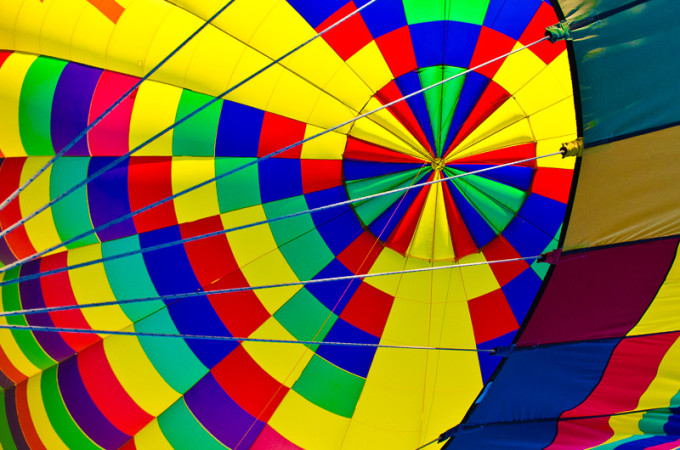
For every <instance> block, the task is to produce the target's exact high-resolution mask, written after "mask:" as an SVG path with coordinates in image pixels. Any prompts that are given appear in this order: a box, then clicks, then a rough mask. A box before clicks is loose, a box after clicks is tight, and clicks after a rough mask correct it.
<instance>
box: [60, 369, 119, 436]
mask: <svg viewBox="0 0 680 450" xmlns="http://www.w3.org/2000/svg"><path fill="white" fill-rule="evenodd" d="M57 379H58V381H59V390H60V392H61V396H62V398H63V399H64V404H65V405H66V408H67V409H68V411H69V412H70V413H71V416H72V417H73V420H74V421H75V422H76V423H77V424H78V426H79V427H80V429H82V430H83V432H85V434H86V435H88V436H89V437H90V439H92V440H93V441H94V442H95V443H96V444H97V445H99V446H101V447H103V448H119V447H120V446H122V445H123V444H125V443H126V442H127V441H128V440H129V439H130V436H128V435H127V434H125V433H123V432H122V431H120V430H118V429H117V428H116V427H114V426H113V425H112V424H111V422H109V421H108V420H107V419H106V417H104V415H103V414H102V413H101V412H100V411H99V408H97V405H95V404H94V402H93V401H92V398H91V397H90V394H89V393H88V392H87V389H86V388H85V385H84V384H83V379H82V378H81V377H80V372H79V370H78V363H77V360H76V357H72V358H69V359H67V360H66V361H64V362H62V363H61V364H59V369H58V372H57Z"/></svg>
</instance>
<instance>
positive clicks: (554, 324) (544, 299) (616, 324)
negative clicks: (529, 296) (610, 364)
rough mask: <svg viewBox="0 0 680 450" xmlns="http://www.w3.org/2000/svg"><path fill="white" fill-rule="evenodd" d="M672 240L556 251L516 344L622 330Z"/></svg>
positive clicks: (662, 272) (671, 249)
mask: <svg viewBox="0 0 680 450" xmlns="http://www.w3.org/2000/svg"><path fill="white" fill-rule="evenodd" d="M678 241H679V239H665V240H658V241H650V242H643V243H637V244H629V245H621V246H616V247H610V248H606V249H599V250H598V249H596V250H589V251H586V252H583V253H578V254H571V255H568V256H567V255H562V257H561V259H560V261H559V262H558V263H557V265H556V267H555V270H554V271H553V274H552V276H551V278H550V280H549V282H548V286H547V288H546V290H545V292H544V293H543V295H542V296H541V298H540V300H539V303H538V306H537V307H536V309H535V311H534V313H533V314H532V316H531V319H530V320H529V323H528V324H527V326H526V328H525V329H524V331H523V332H522V334H521V336H520V338H519V341H518V343H517V345H518V346H531V345H537V344H546V343H554V342H570V341H579V340H586V339H595V338H605V337H616V336H624V335H626V333H628V331H630V329H631V328H633V327H634V326H635V325H636V324H637V322H638V321H639V320H640V317H642V315H643V314H644V312H645V311H646V310H647V308H648V307H649V304H650V303H651V302H652V300H654V297H655V296H656V293H657V292H658V290H659V287H660V286H661V284H662V283H663V281H664V279H665V278H666V274H667V273H668V270H669V269H670V267H671V264H672V263H673V260H674V258H675V253H676V249H677V247H678Z"/></svg>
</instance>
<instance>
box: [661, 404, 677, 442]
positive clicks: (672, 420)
mask: <svg viewBox="0 0 680 450" xmlns="http://www.w3.org/2000/svg"><path fill="white" fill-rule="evenodd" d="M676 395H677V394H676ZM671 412H672V413H673V414H671V415H670V416H668V422H666V423H665V424H664V426H663V431H664V432H665V433H667V434H670V435H673V436H680V408H674V409H671Z"/></svg>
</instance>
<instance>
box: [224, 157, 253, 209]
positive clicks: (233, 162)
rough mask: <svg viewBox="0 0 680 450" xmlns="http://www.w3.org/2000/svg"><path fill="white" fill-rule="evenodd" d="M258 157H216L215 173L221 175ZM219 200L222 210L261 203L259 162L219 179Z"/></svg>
mask: <svg viewBox="0 0 680 450" xmlns="http://www.w3.org/2000/svg"><path fill="white" fill-rule="evenodd" d="M255 159H256V158H224V157H222V158H215V175H216V176H219V175H221V174H223V173H225V172H228V171H230V170H232V169H235V168H237V167H241V166H243V165H245V164H248V163H249V162H252V161H253V160H255ZM216 185H217V201H218V204H219V207H220V212H221V213H225V212H229V211H235V210H237V209H241V208H247V207H249V206H254V205H259V204H260V203H262V200H261V199H260V178H259V173H258V170H257V164H253V165H252V166H249V167H247V168H245V169H243V170H239V171H238V172H235V173H233V174H231V175H229V176H226V177H224V178H222V179H219V180H217V182H216Z"/></svg>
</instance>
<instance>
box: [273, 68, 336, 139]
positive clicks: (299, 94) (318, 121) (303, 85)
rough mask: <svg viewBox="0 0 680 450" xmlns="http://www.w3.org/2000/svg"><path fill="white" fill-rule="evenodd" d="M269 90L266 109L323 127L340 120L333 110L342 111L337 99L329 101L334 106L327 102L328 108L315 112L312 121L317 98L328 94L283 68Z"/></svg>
mask: <svg viewBox="0 0 680 450" xmlns="http://www.w3.org/2000/svg"><path fill="white" fill-rule="evenodd" d="M270 90H271V91H272V96H271V98H270V99H269V104H267V107H266V109H267V111H271V112H274V113H276V114H281V115H283V116H286V117H290V118H292V119H296V120H299V121H301V122H307V121H310V122H311V123H313V124H314V125H318V126H322V127H323V128H330V127H332V126H333V125H336V124H338V123H340V121H342V115H340V116H339V115H337V114H336V113H335V111H334V110H340V111H342V109H343V107H342V105H340V103H339V102H337V100H334V101H333V102H331V103H337V104H336V105H335V106H334V107H331V106H330V104H329V109H328V110H327V111H325V112H324V113H317V114H315V115H316V118H315V120H314V121H312V119H311V116H312V112H313V111H314V106H315V105H316V102H317V100H318V98H319V97H320V96H326V95H328V94H324V93H322V91H321V90H320V89H318V88H316V87H314V86H312V85H311V84H309V83H307V82H306V81H304V80H303V79H302V78H300V77H298V76H296V75H295V74H293V73H292V72H290V71H288V70H284V71H283V72H282V73H281V77H280V78H279V80H278V82H277V84H276V86H273V87H272V88H271V89H270Z"/></svg>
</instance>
